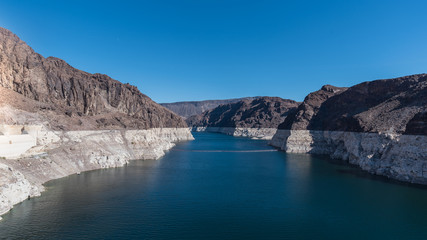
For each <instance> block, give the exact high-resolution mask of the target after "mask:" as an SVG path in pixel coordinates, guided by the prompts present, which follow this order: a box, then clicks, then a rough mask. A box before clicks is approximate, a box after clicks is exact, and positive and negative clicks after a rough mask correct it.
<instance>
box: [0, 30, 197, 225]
mask: <svg viewBox="0 0 427 240" xmlns="http://www.w3.org/2000/svg"><path fill="white" fill-rule="evenodd" d="M30 126H31V127H30ZM33 130H34V131H33ZM28 131H30V132H28ZM31 131H33V132H31ZM34 132H37V134H33V133H34ZM0 135H1V139H0V147H2V148H8V149H7V151H0V153H1V154H3V155H4V156H1V155H0V157H1V158H0V215H1V214H3V213H5V212H7V211H8V210H9V209H10V208H11V207H12V206H13V205H14V204H16V203H18V202H21V201H23V200H25V199H27V198H28V197H32V196H37V195H39V194H40V193H41V192H42V191H43V186H42V184H43V183H45V182H46V181H49V180H52V179H56V178H61V177H65V176H67V175H70V174H74V173H79V172H82V171H88V170H94V169H99V168H108V167H119V166H123V165H124V164H126V163H127V162H129V161H130V160H135V159H157V158H159V157H161V156H162V155H163V154H164V152H165V151H166V150H168V149H169V148H171V147H172V146H173V145H174V142H177V141H185V140H192V139H194V138H193V136H192V135H191V133H190V131H189V129H188V127H187V125H186V123H185V121H184V120H183V119H182V118H181V117H180V116H178V115H176V114H175V113H173V112H172V111H170V110H168V109H166V108H164V107H162V106H160V105H159V104H157V103H155V102H154V101H152V100H151V99H150V98H149V97H147V96H146V95H144V94H142V93H141V92H140V91H139V90H138V89H137V88H136V87H134V86H131V85H129V84H122V83H120V82H118V81H116V80H114V79H111V78H110V77H108V76H107V75H103V74H90V73H87V72H83V71H81V70H78V69H75V68H73V67H71V66H70V65H68V64H67V63H66V62H64V61H63V60H61V59H58V58H54V57H49V58H44V57H43V56H41V55H40V54H38V53H36V52H34V50H33V49H31V48H30V47H29V46H28V45H27V44H26V43H25V42H23V41H22V40H20V39H19V38H18V37H17V36H16V35H15V34H13V33H11V32H10V31H8V30H6V29H4V28H0ZM2 150H4V149H2ZM5 157H8V159H5ZM0 219H1V218H0Z"/></svg>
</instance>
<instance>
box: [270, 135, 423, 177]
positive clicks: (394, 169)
mask: <svg viewBox="0 0 427 240" xmlns="http://www.w3.org/2000/svg"><path fill="white" fill-rule="evenodd" d="M270 145H272V146H274V147H277V148H279V149H280V150H283V151H286V152H289V153H310V154H326V155H329V156H330V157H331V158H335V159H342V160H344V161H347V162H349V163H350V164H354V165H357V166H359V167H360V168H362V169H363V170H365V171H368V172H370V173H372V174H377V175H382V176H386V177H389V178H392V179H396V180H400V181H404V182H410V183H418V184H427V163H426V161H425V160H426V159H427V152H426V151H425V149H427V136H425V135H401V134H391V133H363V132H345V131H314V130H283V129H279V130H278V131H277V133H276V135H275V136H274V137H273V139H272V140H271V141H270Z"/></svg>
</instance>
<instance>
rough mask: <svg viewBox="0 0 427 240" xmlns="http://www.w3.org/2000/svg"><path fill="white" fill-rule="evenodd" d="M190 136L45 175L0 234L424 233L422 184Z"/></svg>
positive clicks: (220, 138)
mask: <svg viewBox="0 0 427 240" xmlns="http://www.w3.org/2000/svg"><path fill="white" fill-rule="evenodd" d="M194 135H195V138H196V140H195V141H191V142H185V143H180V144H177V146H176V147H175V148H174V149H172V150H171V151H169V152H168V153H167V154H166V156H165V157H163V158H161V159H160V160H157V161H155V160H152V161H133V162H131V163H130V164H129V165H127V166H126V167H123V168H115V169H106V170H97V171H92V172H85V173H82V174H81V175H73V176H69V177H66V178H63V179H59V180H54V181H51V182H49V183H47V184H46V187H47V191H46V192H44V193H43V194H42V196H41V197H38V198H33V199H31V200H28V201H25V202H23V203H21V204H18V205H17V206H16V207H15V208H13V209H12V211H11V212H10V213H8V214H6V215H4V216H3V218H4V219H3V220H2V221H0V238H5V239H201V240H202V239H427V189H426V188H424V187H419V186H418V187H417V186H410V185H407V184H400V183H396V182H391V181H388V180H386V179H385V178H382V177H372V176H370V175H368V174H366V173H364V172H362V171H361V170H359V169H357V168H355V167H352V166H348V165H346V164H341V163H340V162H339V161H335V162H333V161H332V160H330V159H329V158H326V157H321V156H312V155H308V154H286V153H284V152H278V151H271V150H273V148H271V147H269V146H268V145H267V142H266V141H259V140H250V139H245V138H233V137H230V136H226V135H221V134H211V133H195V134H194ZM256 150H270V151H256ZM245 151H247V152H245Z"/></svg>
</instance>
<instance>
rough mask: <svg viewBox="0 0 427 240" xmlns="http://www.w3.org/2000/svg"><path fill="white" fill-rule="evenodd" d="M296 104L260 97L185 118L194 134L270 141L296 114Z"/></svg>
mask: <svg viewBox="0 0 427 240" xmlns="http://www.w3.org/2000/svg"><path fill="white" fill-rule="evenodd" d="M297 106H298V103H297V102H295V101H293V100H288V99H282V98H279V97H259V98H256V99H254V100H242V101H239V102H236V103H229V104H224V105H220V106H218V107H216V108H214V109H212V110H209V111H206V112H204V113H202V114H200V115H196V116H191V117H189V118H187V120H186V121H187V124H188V125H189V126H191V127H193V130H196V131H202V130H203V131H211V132H220V133H225V134H229V135H233V136H244V137H252V138H262V139H271V137H272V136H273V135H274V133H275V132H276V130H277V127H278V125H279V124H280V123H281V122H283V121H284V120H285V118H286V116H287V115H288V114H289V113H290V112H292V111H295V109H296V107H297Z"/></svg>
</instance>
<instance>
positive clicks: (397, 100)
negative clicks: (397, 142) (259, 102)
mask: <svg viewBox="0 0 427 240" xmlns="http://www.w3.org/2000/svg"><path fill="white" fill-rule="evenodd" d="M279 129H291V130H329V131H348V132H390V133H398V134H417V135H427V74H418V75H411V76H405V77H400V78H394V79H384V80H376V81H371V82H363V83H360V84H357V85H355V86H352V87H350V88H338V87H333V86H330V85H326V86H324V87H322V89H320V90H319V91H316V92H313V93H310V94H309V95H308V96H307V97H306V98H305V100H304V102H303V103H302V104H301V105H300V106H299V107H298V110H297V111H296V112H294V113H293V114H290V115H289V117H288V118H286V120H285V121H284V122H283V123H282V124H281V125H280V126H279Z"/></svg>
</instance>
